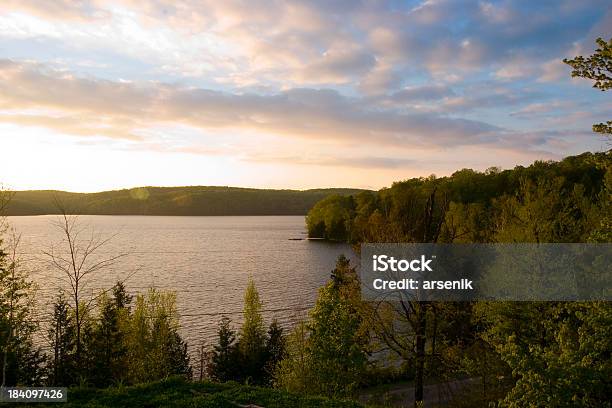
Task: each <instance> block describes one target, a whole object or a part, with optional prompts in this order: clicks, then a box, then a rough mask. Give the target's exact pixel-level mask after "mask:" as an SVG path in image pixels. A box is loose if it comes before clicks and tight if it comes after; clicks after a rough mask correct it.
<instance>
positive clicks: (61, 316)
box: [48, 294, 76, 386]
mask: <svg viewBox="0 0 612 408" xmlns="http://www.w3.org/2000/svg"><path fill="white" fill-rule="evenodd" d="M48 339H49V342H50V344H51V346H52V353H53V355H52V357H51V361H50V365H49V374H48V376H49V383H50V385H54V386H68V385H73V384H75V383H76V378H75V373H76V364H75V348H76V331H75V326H74V323H73V319H72V316H71V313H70V310H69V306H68V303H67V302H66V299H65V298H64V296H63V295H62V294H60V295H59V296H58V297H57V299H56V301H55V304H54V305H53V320H52V322H51V327H50V329H49V333H48Z"/></svg>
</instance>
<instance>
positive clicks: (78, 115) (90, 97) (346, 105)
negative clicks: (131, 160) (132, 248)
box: [0, 60, 499, 146]
mask: <svg viewBox="0 0 612 408" xmlns="http://www.w3.org/2000/svg"><path fill="white" fill-rule="evenodd" d="M0 79H1V81H0V108H3V109H11V110H13V111H15V110H24V109H47V110H51V111H52V112H54V116H53V117H51V116H46V117H42V116H39V117H36V118H35V119H33V118H31V117H28V116H25V117H21V118H17V117H15V115H11V116H10V118H9V119H7V120H10V121H21V122H23V123H27V122H28V121H35V122H36V125H37V126H47V127H49V128H55V129H58V130H60V131H70V127H67V125H66V123H68V122H70V121H72V122H74V123H75V124H76V123H77V122H78V123H85V124H86V125H83V128H82V129H79V131H77V132H74V133H76V134H83V133H84V131H83V129H94V130H95V134H96V135H100V134H102V135H107V136H109V137H124V138H126V139H133V138H134V137H137V135H138V134H139V129H143V128H147V127H149V126H150V125H151V124H154V123H157V124H164V123H166V124H167V123H176V124H182V125H188V126H192V127H196V128H201V129H218V128H248V129H254V130H257V131H264V132H268V133H272V134H278V135H282V136H285V137H289V138H294V137H300V138H306V139H329V140H350V141H353V142H358V143H369V144H379V143H382V144H390V145H404V146H408V145H410V144H425V145H435V144H438V143H443V144H445V145H462V144H473V143H489V142H490V141H491V137H492V134H494V133H495V132H496V131H498V130H499V128H497V127H495V126H492V125H489V124H487V123H484V122H479V121H474V120H468V119H461V118H457V119H454V118H448V117H442V116H438V115H433V114H422V113H418V112H414V113H410V112H404V111H397V110H394V109H384V110H381V109H380V108H378V107H376V106H370V105H369V104H368V103H367V102H365V101H364V100H361V99H354V98H348V97H345V96H343V95H341V94H340V93H339V92H337V91H334V90H312V89H305V88H303V89H291V90H287V91H283V92H279V93H275V94H270V95H260V94H254V93H242V94H237V93H229V92H223V91H216V90H210V89H203V88H191V87H180V86H176V85H169V84H164V83H156V82H117V81H107V80H99V79H94V78H83V77H77V76H74V75H72V74H70V73H66V72H62V71H55V70H50V69H48V68H46V67H44V66H41V65H39V64H30V63H18V62H13V61H8V60H3V61H1V62H0ZM7 118H8V117H7ZM63 119H67V122H64V120H63ZM493 138H494V137H493Z"/></svg>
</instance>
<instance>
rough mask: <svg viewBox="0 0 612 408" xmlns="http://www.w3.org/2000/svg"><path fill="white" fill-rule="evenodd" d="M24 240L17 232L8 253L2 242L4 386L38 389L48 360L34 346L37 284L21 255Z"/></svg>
mask: <svg viewBox="0 0 612 408" xmlns="http://www.w3.org/2000/svg"><path fill="white" fill-rule="evenodd" d="M19 241H20V237H19V236H18V235H17V234H15V233H14V232H13V234H12V236H11V239H10V241H9V245H8V251H9V252H8V253H7V252H5V251H4V250H3V245H2V240H0V353H1V354H0V385H2V386H9V385H17V384H19V385H35V384H36V385H37V384H40V383H41V381H42V375H43V370H42V366H43V364H44V361H45V356H44V354H43V353H42V351H41V350H40V348H38V347H35V346H34V343H33V336H34V332H35V331H36V330H37V328H38V327H37V325H36V324H35V323H34V322H32V307H33V306H32V303H33V296H34V291H35V285H34V283H33V282H32V281H31V280H29V278H28V276H27V273H26V271H25V270H24V268H23V265H22V263H21V260H20V259H19V258H18V255H17V248H18V245H19Z"/></svg>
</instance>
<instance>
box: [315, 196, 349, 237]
mask: <svg viewBox="0 0 612 408" xmlns="http://www.w3.org/2000/svg"><path fill="white" fill-rule="evenodd" d="M353 214H354V200H353V199H352V197H345V196H340V195H332V196H329V197H327V198H325V199H323V200H322V201H320V202H318V203H317V204H315V206H314V207H313V208H312V209H311V210H310V211H309V212H308V216H307V217H306V225H307V227H308V236H309V237H311V238H326V239H329V240H336V241H341V240H346V238H347V237H348V236H350V222H351V218H352V216H353Z"/></svg>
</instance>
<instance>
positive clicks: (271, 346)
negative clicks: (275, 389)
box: [264, 319, 286, 384]
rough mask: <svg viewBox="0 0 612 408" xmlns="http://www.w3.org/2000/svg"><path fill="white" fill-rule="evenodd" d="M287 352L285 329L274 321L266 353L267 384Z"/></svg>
mask: <svg viewBox="0 0 612 408" xmlns="http://www.w3.org/2000/svg"><path fill="white" fill-rule="evenodd" d="M285 352H286V339H285V336H284V334H283V328H282V327H281V326H280V325H279V324H278V321H277V320H276V319H274V320H273V321H272V323H271V324H270V327H269V328H268V338H267V341H266V351H265V359H264V360H265V367H264V371H265V377H266V381H265V382H266V383H268V384H269V383H270V381H271V380H272V376H273V375H274V371H275V370H276V367H277V366H278V363H279V362H280V361H281V360H282V359H283V358H284V357H285Z"/></svg>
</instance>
